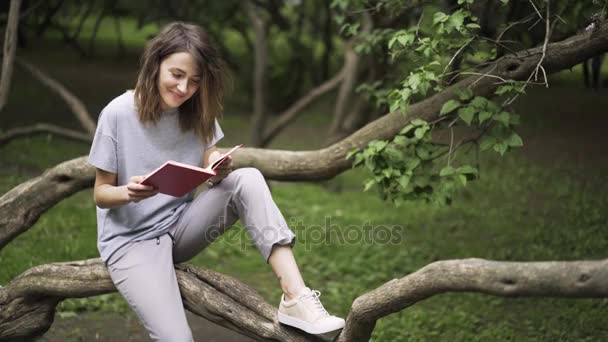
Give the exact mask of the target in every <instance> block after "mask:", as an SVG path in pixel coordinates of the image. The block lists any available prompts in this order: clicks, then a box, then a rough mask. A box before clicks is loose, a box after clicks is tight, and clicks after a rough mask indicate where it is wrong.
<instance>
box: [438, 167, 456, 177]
mask: <svg viewBox="0 0 608 342" xmlns="http://www.w3.org/2000/svg"><path fill="white" fill-rule="evenodd" d="M454 172H456V169H454V168H453V167H451V166H446V167H444V168H443V169H441V171H440V172H439V176H440V177H446V176H451V175H453V174H454Z"/></svg>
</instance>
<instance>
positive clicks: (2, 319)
mask: <svg viewBox="0 0 608 342" xmlns="http://www.w3.org/2000/svg"><path fill="white" fill-rule="evenodd" d="M176 274H177V279H178V282H179V287H180V291H181V294H182V298H183V301H184V305H185V307H186V308H187V309H188V310H190V311H192V312H193V313H195V314H197V315H199V316H201V317H203V318H206V319H208V320H210V321H212V322H215V323H217V324H219V325H222V326H224V327H226V328H228V329H231V330H234V331H236V332H238V333H241V334H243V335H247V336H249V337H251V338H254V339H256V340H258V341H265V340H276V341H323V339H321V338H318V337H315V336H311V335H307V334H305V333H304V332H301V331H298V330H295V329H291V328H287V327H285V326H283V325H280V324H279V323H278V321H277V320H276V308H274V307H273V306H272V305H270V304H268V303H267V302H266V301H265V300H264V299H263V298H262V297H261V296H260V295H259V294H258V293H257V292H255V291H254V290H253V289H251V288H250V287H249V286H247V285H245V284H243V283H242V282H240V281H238V280H237V279H234V278H232V277H229V276H226V275H223V274H220V273H217V272H214V271H211V270H206V269H201V268H197V267H195V266H192V265H187V264H181V265H177V266H176ZM114 291H116V289H115V288H114V284H113V283H112V280H111V278H110V275H109V274H108V272H107V270H106V267H105V265H104V264H103V262H102V261H101V260H100V259H89V260H83V261H75V262H67V263H54V264H47V265H41V266H36V267H33V268H31V269H29V270H27V271H26V272H24V273H23V274H21V275H19V276H18V277H16V278H15V279H13V281H12V282H11V283H9V284H8V285H7V286H6V287H3V288H0V341H5V340H11V341H12V340H16V339H24V340H25V339H31V338H32V337H34V336H37V335H41V334H43V333H44V332H46V331H47V330H48V329H49V327H50V326H51V324H52V322H53V316H54V312H55V307H56V305H57V304H58V303H59V302H60V301H62V300H63V299H65V298H79V297H89V296H95V295H100V294H104V293H110V292H114Z"/></svg>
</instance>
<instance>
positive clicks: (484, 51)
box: [334, 0, 525, 206]
mask: <svg viewBox="0 0 608 342" xmlns="http://www.w3.org/2000/svg"><path fill="white" fill-rule="evenodd" d="M473 2H474V1H473V0H459V1H458V5H459V6H458V7H457V8H455V9H453V10H452V11H451V12H449V13H446V12H442V11H439V10H437V9H436V8H435V7H432V6H429V7H425V8H424V10H423V12H422V13H421V14H420V18H419V19H418V21H417V23H416V24H415V25H412V26H410V27H407V28H403V29H396V30H385V29H382V30H376V31H375V32H374V33H372V34H371V35H372V36H374V37H375V38H372V39H370V38H368V39H366V40H365V41H364V42H363V43H362V45H364V46H368V47H366V48H361V49H359V51H366V52H371V51H374V48H373V47H369V45H373V44H381V43H384V44H386V49H387V51H388V54H389V55H390V58H391V61H392V63H393V64H394V65H402V66H403V67H402V68H401V69H403V70H404V71H407V70H409V72H408V74H407V77H405V78H404V79H403V80H401V81H400V82H398V83H395V84H392V85H388V88H382V86H381V84H379V83H378V82H376V83H374V84H372V85H363V86H360V87H359V88H358V90H359V91H362V92H367V93H368V94H369V97H370V98H372V99H374V100H375V103H376V104H378V105H388V107H389V110H390V111H391V112H396V111H399V112H401V113H403V115H406V113H407V112H408V108H409V105H410V104H411V103H412V102H416V101H420V100H422V99H424V98H427V97H429V96H432V95H433V94H435V93H437V92H441V91H443V90H445V89H446V87H447V86H448V85H449V84H450V83H451V82H452V80H454V79H457V78H458V76H459V75H460V74H463V75H465V74H467V72H468V71H466V65H465V63H466V62H467V61H474V62H475V63H476V64H479V63H485V62H488V61H491V60H493V59H495V58H496V57H497V56H496V53H497V49H496V46H492V45H491V44H488V43H487V42H486V41H485V40H483V39H481V38H480V36H479V34H478V32H479V30H480V28H481V26H480V25H479V24H478V21H479V19H478V18H477V17H476V16H474V15H473V14H472V12H471V11H470V6H471V5H472V4H473ZM384 4H385V5H386V6H389V5H391V4H392V2H390V1H387V2H384ZM361 5H362V4H361V2H356V1H354V2H353V1H346V0H340V1H334V6H335V7H338V8H340V9H342V10H344V11H346V10H347V9H350V10H351V11H354V9H353V8H356V7H357V6H361ZM349 6H350V7H349ZM363 6H365V4H363ZM368 10H370V11H372V10H377V9H370V8H368ZM427 10H428V11H429V12H431V13H433V14H432V15H428V14H427V15H426V16H425V13H426V12H425V11H427ZM343 25H344V27H349V30H352V28H353V27H354V26H352V24H349V23H344V24H343ZM349 25H350V26H349ZM450 68H451V70H450ZM470 68H472V69H473V70H475V66H474V65H473V66H471V67H470ZM502 83H503V85H501V86H500V87H499V88H498V90H497V91H496V93H495V95H497V96H498V98H497V99H496V100H494V99H491V98H486V97H481V96H473V94H472V92H471V90H470V89H457V90H456V91H455V92H454V94H453V98H452V99H449V100H448V101H446V102H445V103H444V104H443V106H442V108H441V111H440V113H437V116H436V120H434V121H433V122H426V121H423V120H420V119H415V120H413V121H411V122H410V124H408V125H407V126H406V127H404V128H403V129H402V130H401V131H400V132H399V134H398V135H396V136H395V137H394V138H393V139H392V140H390V141H373V142H371V143H370V144H369V145H368V146H367V147H366V148H364V149H361V150H358V149H357V150H353V151H351V153H349V155H348V156H347V158H353V167H359V166H361V167H365V168H366V169H368V170H369V171H370V173H371V174H372V177H371V178H369V179H367V180H366V181H365V187H364V190H369V189H370V188H372V187H373V186H378V190H379V193H380V194H381V196H382V198H383V199H387V200H391V201H392V202H393V203H394V204H395V205H397V206H399V205H402V204H403V202H404V201H412V200H413V201H415V200H422V201H426V202H433V203H440V204H449V203H451V196H452V194H453V192H454V190H455V189H457V188H458V187H460V186H465V185H466V184H467V183H468V182H469V181H471V180H474V179H476V178H477V177H478V169H477V168H476V167H475V166H474V165H473V164H471V162H470V161H467V160H465V157H466V153H457V152H458V151H457V150H459V149H461V148H462V147H464V146H466V145H471V144H472V145H473V147H474V150H475V151H477V150H481V151H485V150H489V149H493V150H494V151H496V152H498V153H499V154H500V155H504V153H505V152H507V151H509V150H511V149H512V148H515V147H520V146H522V145H523V141H522V139H521V137H520V136H519V135H518V134H517V133H516V132H515V130H514V126H515V125H517V123H518V121H519V117H518V116H517V115H516V114H514V113H513V112H512V111H511V110H510V109H509V106H508V104H509V103H510V102H512V101H513V100H514V99H515V98H516V97H517V96H518V95H519V94H520V93H522V92H523V90H524V89H525V87H524V86H523V85H522V84H521V83H519V82H516V81H513V80H503V82H502ZM500 100H503V102H502V103H499V101H500ZM412 114H415V113H412ZM463 127H464V128H466V132H468V135H469V136H472V137H469V138H459V141H458V142H455V141H454V135H455V133H454V131H455V130H458V132H462V129H461V128H463ZM441 131H449V133H450V137H451V138H450V141H449V142H448V143H438V142H437V139H436V138H434V136H433V133H434V132H441ZM459 135H460V136H462V135H463V134H462V133H461V134H459ZM469 150H472V149H469Z"/></svg>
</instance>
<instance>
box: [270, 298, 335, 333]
mask: <svg viewBox="0 0 608 342" xmlns="http://www.w3.org/2000/svg"><path fill="white" fill-rule="evenodd" d="M320 295H321V292H319V291H316V290H314V291H313V290H311V289H309V288H308V287H306V288H304V290H302V292H300V294H299V295H298V297H297V298H295V299H292V300H290V301H285V295H282V296H281V304H280V305H279V322H281V323H283V324H287V325H290V326H292V327H296V328H298V329H301V330H304V331H306V332H307V333H309V334H315V335H318V334H324V333H327V332H330V331H334V330H338V329H342V328H344V319H342V318H339V317H336V316H331V315H330V314H329V313H328V312H327V310H325V308H324V307H323V304H321V301H320V300H319V296H320Z"/></svg>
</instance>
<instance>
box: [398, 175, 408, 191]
mask: <svg viewBox="0 0 608 342" xmlns="http://www.w3.org/2000/svg"><path fill="white" fill-rule="evenodd" d="M409 184H410V177H409V176H407V175H402V176H401V177H399V185H400V186H401V188H402V189H403V190H405V189H406V188H407V186H408V185H409Z"/></svg>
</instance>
